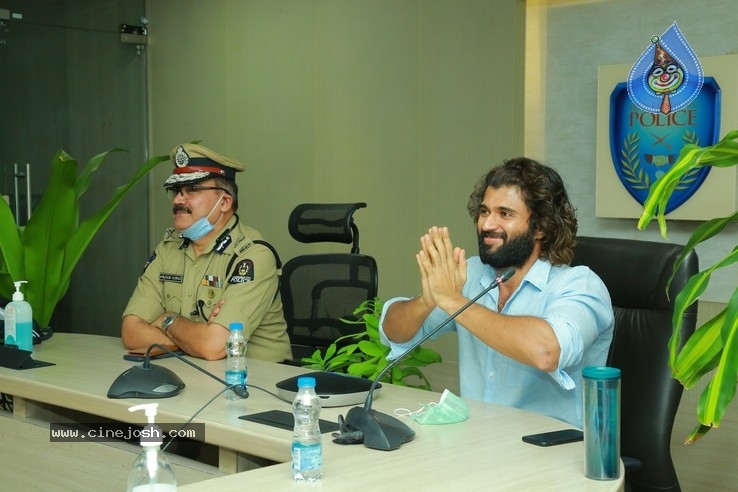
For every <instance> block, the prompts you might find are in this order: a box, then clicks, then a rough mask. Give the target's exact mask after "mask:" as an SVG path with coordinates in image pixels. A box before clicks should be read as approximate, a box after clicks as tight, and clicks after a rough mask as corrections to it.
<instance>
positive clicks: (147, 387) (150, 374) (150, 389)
mask: <svg viewBox="0 0 738 492" xmlns="http://www.w3.org/2000/svg"><path fill="white" fill-rule="evenodd" d="M154 347H157V348H159V349H161V350H163V351H165V352H167V353H168V354H170V355H171V356H173V357H176V358H177V359H179V360H181V361H182V362H184V363H186V364H189V365H190V366H192V367H194V368H195V369H197V370H198V371H200V372H201V373H203V374H207V375H208V376H210V377H211V378H213V379H215V380H216V381H218V382H219V383H221V384H222V385H223V386H229V387H230V389H231V390H233V392H234V393H235V394H236V395H237V396H239V397H240V398H248V397H249V392H248V390H247V389H246V388H245V387H244V386H241V385H231V384H229V383H227V382H225V381H224V380H222V379H220V378H219V377H217V376H215V375H214V374H211V373H209V372H208V371H206V370H205V369H203V368H202V367H200V366H198V365H197V364H193V363H192V362H190V361H188V360H187V359H185V358H184V357H182V356H181V355H179V354H178V353H176V352H173V351H171V350H169V349H168V348H166V347H165V346H163V345H159V344H158V343H154V344H152V345H151V346H149V348H148V349H147V350H146V355H145V356H144V360H143V363H142V364H141V365H136V366H133V367H131V368H130V369H127V370H126V371H125V372H123V373H122V374H121V375H120V376H118V377H117V378H116V380H115V381H113V384H112V385H111V386H110V389H109V390H108V398H169V397H172V396H176V395H178V394H179V392H180V391H182V389H184V387H185V384H184V382H183V381H182V380H181V379H180V378H179V376H177V375H176V374H174V372H173V371H172V370H171V369H168V368H166V367H163V366H157V365H155V364H152V363H151V349H153V348H154Z"/></svg>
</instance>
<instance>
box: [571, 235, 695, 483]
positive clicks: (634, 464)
mask: <svg viewBox="0 0 738 492" xmlns="http://www.w3.org/2000/svg"><path fill="white" fill-rule="evenodd" d="M681 251H682V246H680V245H675V244H668V243H658V242H650V241H639V240H630V239H615V238H604V237H578V238H577V244H576V246H575V248H574V260H573V261H572V265H587V266H588V267H589V268H590V269H592V270H593V271H594V272H595V273H597V275H599V276H600V278H601V279H602V281H603V282H604V283H605V285H606V286H607V288H608V290H609V292H610V297H611V300H612V304H613V309H614V311H615V333H614V335H613V342H612V345H611V346H610V353H609V357H608V365H610V366H613V367H617V368H619V369H620V370H621V376H622V381H621V429H620V448H621V449H620V452H621V456H622V457H623V462H624V463H625V464H626V467H625V468H626V470H625V473H626V475H625V479H626V490H632V491H634V492H640V491H656V490H658V491H661V492H664V491H668V492H678V491H680V490H681V489H680V487H679V480H678V479H677V475H676V471H675V469H674V464H673V462H672V460H671V451H670V444H671V432H672V427H673V425H674V419H675V416H676V412H677V409H678V407H679V400H680V398H681V395H682V389H683V388H682V385H681V384H680V383H679V382H678V381H676V380H675V379H673V378H672V376H671V369H670V368H669V365H668V360H669V351H668V348H667V343H668V341H669V338H670V337H671V334H672V331H673V326H672V322H671V318H672V313H673V307H674V306H673V301H674V299H675V297H676V295H677V293H678V292H679V291H680V290H681V288H682V287H683V286H684V285H685V283H686V282H687V280H689V278H690V277H691V276H692V275H693V274H695V273H697V272H698V270H699V266H698V260H697V254H696V253H695V252H694V251H693V252H691V253H690V254H689V256H688V257H687V258H685V260H684V261H683V262H682V263H681V265H680V266H679V269H678V270H677V272H676V274H675V276H674V280H673V281H672V283H671V285H670V287H669V296H668V298H667V295H666V290H665V289H666V284H667V282H668V280H669V277H670V276H671V274H672V268H673V265H674V261H675V260H676V259H677V258H678V257H679V255H680V254H681ZM696 323H697V304H696V303H695V304H693V305H692V306H690V307H689V309H688V310H687V311H686V312H685V314H684V319H683V324H682V341H684V340H686V339H687V338H688V337H689V335H690V334H691V333H692V332H694V330H695V325H696ZM632 459H635V461H633V460H632ZM639 462H640V463H639Z"/></svg>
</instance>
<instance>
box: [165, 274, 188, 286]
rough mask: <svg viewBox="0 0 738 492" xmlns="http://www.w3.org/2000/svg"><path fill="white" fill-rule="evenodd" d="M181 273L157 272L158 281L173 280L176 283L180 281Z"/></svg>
mask: <svg viewBox="0 0 738 492" xmlns="http://www.w3.org/2000/svg"><path fill="white" fill-rule="evenodd" d="M182 277H183V276H182V275H177V274H176V273H160V274H159V281H161V282H174V283H176V284H181V283H182Z"/></svg>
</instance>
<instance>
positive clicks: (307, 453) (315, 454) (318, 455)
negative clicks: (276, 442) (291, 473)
mask: <svg viewBox="0 0 738 492" xmlns="http://www.w3.org/2000/svg"><path fill="white" fill-rule="evenodd" d="M322 466H323V445H322V444H321V443H316V444H302V443H299V442H293V443H292V468H293V469H294V470H296V471H298V470H299V471H302V472H307V471H311V470H320V469H321V467H322Z"/></svg>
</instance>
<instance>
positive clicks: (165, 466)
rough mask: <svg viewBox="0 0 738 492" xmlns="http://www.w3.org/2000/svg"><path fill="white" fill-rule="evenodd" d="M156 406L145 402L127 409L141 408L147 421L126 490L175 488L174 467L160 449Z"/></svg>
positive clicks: (134, 491)
mask: <svg viewBox="0 0 738 492" xmlns="http://www.w3.org/2000/svg"><path fill="white" fill-rule="evenodd" d="M158 407H159V404H158V403H145V404H142V405H136V406H133V407H130V408H129V409H128V411H129V412H135V411H137V410H143V411H144V412H145V414H146V421H147V424H146V427H144V429H143V431H142V432H141V447H142V448H143V449H142V451H141V454H140V455H139V456H138V458H136V461H135V462H134V463H133V468H131V473H130V474H129V475H128V489H127V490H128V492H144V491H152V492H153V491H156V492H163V491H167V492H169V491H174V490H177V479H176V478H175V476H174V469H173V468H172V465H171V463H170V462H169V460H168V459H167V457H166V455H165V454H164V453H163V452H162V451H161V444H162V442H163V439H162V431H161V429H160V428H159V427H158V426H157V425H156V423H155V420H156V413H157V408H158Z"/></svg>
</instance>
